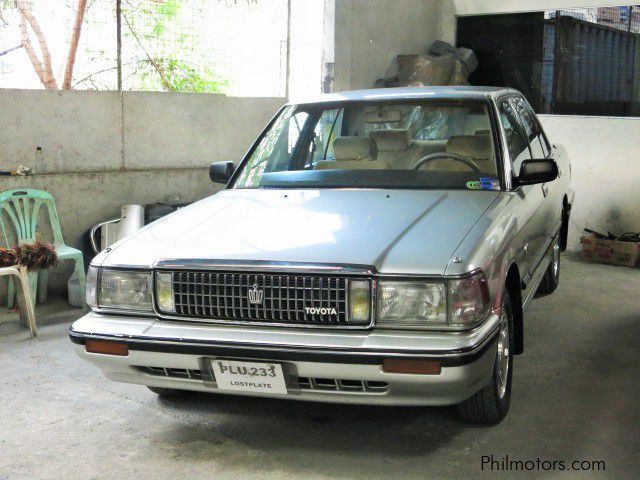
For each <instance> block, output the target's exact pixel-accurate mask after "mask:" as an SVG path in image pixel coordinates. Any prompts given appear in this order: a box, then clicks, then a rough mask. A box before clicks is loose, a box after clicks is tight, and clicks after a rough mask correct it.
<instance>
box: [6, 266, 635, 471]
mask: <svg viewBox="0 0 640 480" xmlns="http://www.w3.org/2000/svg"><path fill="white" fill-rule="evenodd" d="M561 275H562V278H561V286H560V288H559V290H558V291H557V292H556V293H555V294H553V295H551V296H549V297H545V298H540V299H537V300H535V301H534V303H533V305H532V307H531V308H530V309H529V311H528V312H527V315H526V322H527V323H526V330H525V331H526V350H527V351H526V353H525V355H523V356H521V357H518V358H517V359H516V364H515V370H514V371H515V375H514V390H513V399H512V407H511V411H510V413H509V415H508V417H507V418H506V420H505V421H504V422H502V423H501V424H500V425H498V426H496V427H491V428H478V427H473V426H468V425H464V424H462V423H459V422H458V421H457V420H456V419H455V418H454V417H453V416H452V415H451V411H450V409H446V408H439V409H435V408H372V407H356V406H341V405H324V404H313V403H299V402H290V401H274V400H268V401H263V400H256V399H246V398H238V397H225V396H215V395H205V394H195V395H193V396H190V397H189V398H188V399H183V400H180V401H160V400H159V399H158V398H157V397H156V396H155V395H154V394H152V393H151V392H149V391H147V390H146V389H145V388H144V387H139V386H133V385H124V384H116V383H112V382H110V381H107V380H105V379H104V378H103V377H102V376H101V374H100V373H99V371H98V370H97V369H95V368H94V367H92V366H90V365H88V364H85V363H83V362H81V361H80V359H78V358H77V357H76V356H75V355H74V354H73V353H72V351H71V347H70V343H69V341H68V339H67V334H66V331H67V327H68V325H69V323H70V322H71V321H72V320H73V319H74V318H75V317H77V316H78V315H79V311H78V310H68V309H67V308H65V307H64V304H62V303H58V304H54V305H53V306H49V307H47V308H45V309H44V310H43V311H42V312H41V319H42V320H41V324H42V327H41V329H40V333H41V336H40V337H39V338H38V339H36V340H31V339H29V338H28V335H27V333H26V330H24V329H21V328H20V327H19V326H18V325H17V323H16V322H15V321H4V322H1V323H0V368H1V371H2V375H1V378H0V479H22V478H24V479H35V478H38V479H41V478H56V479H62V478H83V479H84V478H96V479H97V478H156V479H158V478H182V479H185V480H186V479H197V478H207V479H211V478H215V479H244V478H258V479H274V478H285V477H287V478H304V479H306V480H310V479H316V478H335V479H337V478H348V479H359V478H394V479H406V478H420V479H426V478H439V479H442V478H477V477H486V478H493V477H494V476H498V477H499V478H511V477H515V476H519V472H513V471H512V472H504V471H503V472H496V471H494V472H491V471H489V470H486V469H485V470H484V471H483V470H481V457H482V456H483V455H494V457H495V458H496V459H500V458H502V457H504V456H505V455H509V457H510V458H511V459H516V460H533V461H536V459H538V458H540V459H541V460H564V461H566V462H567V464H569V463H570V462H571V461H573V460H576V459H577V460H585V459H586V460H604V461H605V462H606V471H604V472H588V473H582V474H578V473H576V472H570V471H565V472H549V471H537V472H536V471H533V472H527V473H526V474H525V477H526V478H545V479H546V478H637V475H638V472H640V457H639V456H638V445H640V433H639V428H640V408H639V407H640V381H639V378H640V376H639V375H638V372H637V368H638V365H640V349H639V348H638V340H639V339H640V295H639V292H640V288H639V287H640V270H632V269H629V268H624V267H612V266H606V265H589V264H584V263H581V262H579V261H576V260H573V261H572V260H569V259H567V258H566V257H563V266H562V274H561ZM52 311H58V312H59V313H57V314H55V315H52V314H51V312H52ZM45 317H49V318H45ZM0 318H1V317H0ZM5 320H7V317H6V316H5Z"/></svg>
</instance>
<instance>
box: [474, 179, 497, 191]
mask: <svg viewBox="0 0 640 480" xmlns="http://www.w3.org/2000/svg"><path fill="white" fill-rule="evenodd" d="M467 188H468V189H469V190H500V182H499V181H498V179H497V178H481V179H480V180H470V181H468V182H467Z"/></svg>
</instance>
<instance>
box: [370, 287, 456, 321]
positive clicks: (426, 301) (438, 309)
mask: <svg viewBox="0 0 640 480" xmlns="http://www.w3.org/2000/svg"><path fill="white" fill-rule="evenodd" d="M446 298H447V295H446V290H445V286H444V283H429V282H421V281H411V282H397V281H393V280H389V281H384V280H383V281H380V282H379V283H378V317H377V320H376V324H377V325H378V326H385V327H401V328H402V327H418V328H419V327H424V326H428V325H446V324H447V302H446Z"/></svg>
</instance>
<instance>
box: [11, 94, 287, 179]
mask: <svg viewBox="0 0 640 480" xmlns="http://www.w3.org/2000/svg"><path fill="white" fill-rule="evenodd" d="M283 103H284V100H283V99H280V98H246V97H244V98H231V97H225V96H222V95H199V94H166V93H155V92H124V93H123V94H122V95H120V94H119V93H118V92H95V91H66V92H62V91H55V92H54V91H42V90H0V105H1V106H2V108H1V109H0V164H1V165H2V166H3V169H5V168H4V167H12V168H13V167H16V166H18V165H20V164H24V165H28V166H31V167H33V168H35V169H36V171H37V172H38V173H39V174H43V173H69V172H71V173H77V172H89V171H91V172H104V171H116V170H141V169H151V170H155V169H165V168H177V167H179V168H184V167H205V166H207V165H208V164H209V163H211V162H212V161H214V160H227V159H229V160H234V159H235V160H237V159H239V158H241V156H242V155H243V154H244V152H245V151H246V149H247V147H248V146H249V144H250V142H251V141H252V140H253V139H254V138H255V135H256V134H257V133H258V132H259V131H260V130H261V129H262V128H263V127H264V125H265V123H266V122H267V121H268V120H269V118H270V117H271V116H272V115H273V114H274V113H275V112H276V111H277V109H278V108H279V107H280V106H281V105H282V104H283ZM38 148H39V150H38Z"/></svg>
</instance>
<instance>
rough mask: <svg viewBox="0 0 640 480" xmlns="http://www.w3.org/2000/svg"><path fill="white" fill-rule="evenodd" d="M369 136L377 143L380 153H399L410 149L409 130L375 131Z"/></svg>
mask: <svg viewBox="0 0 640 480" xmlns="http://www.w3.org/2000/svg"><path fill="white" fill-rule="evenodd" d="M369 136H370V137H371V138H372V139H373V141H374V142H376V146H377V147H378V151H380V152H399V151H404V150H406V149H407V148H409V143H410V140H411V139H410V138H409V130H407V129H404V128H392V129H390V130H373V131H371V133H369Z"/></svg>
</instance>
